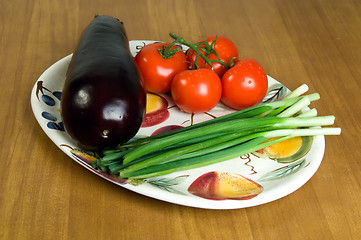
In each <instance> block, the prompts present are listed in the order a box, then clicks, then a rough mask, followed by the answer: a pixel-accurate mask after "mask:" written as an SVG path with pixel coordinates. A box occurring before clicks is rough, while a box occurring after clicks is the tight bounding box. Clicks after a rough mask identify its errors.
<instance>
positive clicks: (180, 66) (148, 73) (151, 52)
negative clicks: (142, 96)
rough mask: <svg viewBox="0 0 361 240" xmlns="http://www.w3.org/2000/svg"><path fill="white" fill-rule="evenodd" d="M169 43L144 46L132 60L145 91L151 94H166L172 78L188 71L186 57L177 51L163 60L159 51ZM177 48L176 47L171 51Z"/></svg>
mask: <svg viewBox="0 0 361 240" xmlns="http://www.w3.org/2000/svg"><path fill="white" fill-rule="evenodd" d="M168 45H169V43H152V44H148V45H146V46H144V47H143V48H142V49H141V50H140V51H139V52H138V54H137V55H136V56H135V58H134V60H135V62H136V64H137V66H138V69H139V72H140V74H141V76H142V78H143V81H144V87H145V89H146V90H147V91H149V92H153V93H166V92H169V91H170V87H171V82H172V79H173V77H174V76H175V75H176V74H177V73H178V72H181V71H184V70H186V69H188V64H187V62H186V61H187V60H186V55H185V53H184V52H183V51H179V52H177V53H176V54H174V55H173V56H172V57H170V58H166V59H165V58H163V57H162V56H161V55H160V53H159V51H158V50H159V49H161V47H162V46H165V47H167V46H168ZM175 48H177V47H176V46H174V47H172V49H175Z"/></svg>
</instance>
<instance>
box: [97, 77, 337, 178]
mask: <svg viewBox="0 0 361 240" xmlns="http://www.w3.org/2000/svg"><path fill="white" fill-rule="evenodd" d="M307 91H308V86H307V85H305V84H304V85H302V86H300V87H299V88H297V89H296V90H294V91H293V92H291V93H290V94H289V95H288V96H286V97H285V98H284V99H282V100H278V101H275V102H271V103H263V104H259V105H257V106H254V107H251V108H247V109H244V110H241V111H237V112H234V113H231V114H228V115H225V116H222V117H219V118H215V119H212V120H209V121H205V122H202V123H198V124H194V125H192V126H189V127H185V128H181V129H177V130H174V131H171V132H167V133H163V134H159V135H155V136H150V137H145V138H140V139H134V140H131V141H130V142H128V143H125V144H123V145H119V146H118V147H117V148H115V149H108V150H104V151H103V157H101V158H98V159H97V160H96V161H94V162H92V164H93V167H94V168H96V169H98V170H100V171H103V172H108V173H110V174H112V175H114V176H116V177H119V178H128V179H145V178H150V177H155V176H160V175H165V174H169V173H172V172H176V171H183V170H188V169H193V168H198V167H203V166H207V165H210V164H214V163H219V162H222V161H226V160H230V159H233V158H236V157H239V156H242V155H244V154H247V153H251V152H255V151H257V150H260V149H262V148H265V147H267V146H270V145H273V144H275V143H278V142H281V141H284V140H286V139H289V138H292V137H296V136H315V135H339V134H340V133H341V129H340V128H331V127H328V128H325V127H321V126H327V125H333V124H334V121H335V117H334V116H332V115H331V116H321V117H318V116H317V111H316V110H315V109H309V108H308V107H307V106H308V105H309V104H310V103H311V102H312V101H315V100H318V99H319V98H320V96H319V94H318V93H314V94H309V95H303V94H304V93H305V92H307ZM302 95H303V96H302ZM306 109H307V110H306Z"/></svg>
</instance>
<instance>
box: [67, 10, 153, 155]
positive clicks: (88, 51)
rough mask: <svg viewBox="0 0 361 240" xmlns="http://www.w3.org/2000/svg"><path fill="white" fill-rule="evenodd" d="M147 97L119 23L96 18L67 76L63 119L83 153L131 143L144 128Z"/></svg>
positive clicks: (83, 36) (77, 48)
mask: <svg viewBox="0 0 361 240" xmlns="http://www.w3.org/2000/svg"><path fill="white" fill-rule="evenodd" d="M145 107H146V93H145V90H144V88H143V84H142V79H141V76H140V74H139V72H138V69H137V67H136V65H135V62H134V60H133V56H132V55H131V53H130V50H129V41H128V38H127V34H126V32H125V28H124V25H123V23H122V22H121V21H119V20H118V19H116V18H114V17H110V16H96V17H95V18H94V19H93V21H92V22H91V23H90V24H89V25H88V27H87V28H86V29H85V30H84V31H83V33H82V35H81V37H80V39H79V42H78V45H77V47H76V49H75V51H74V53H73V55H72V58H71V61H70V64H69V66H68V69H67V73H66V80H65V83H64V87H63V93H62V98H61V115H62V118H63V123H64V127H65V129H66V131H67V132H68V133H69V135H70V136H71V137H72V138H73V139H74V140H75V141H76V142H77V143H78V145H79V146H80V147H82V148H85V149H89V150H100V149H104V148H110V147H114V146H116V145H117V144H122V143H124V142H127V141H128V140H130V139H131V138H132V137H134V136H135V135H136V133H137V132H138V130H139V128H140V127H141V125H142V122H143V119H144V115H145V109H146V108H145Z"/></svg>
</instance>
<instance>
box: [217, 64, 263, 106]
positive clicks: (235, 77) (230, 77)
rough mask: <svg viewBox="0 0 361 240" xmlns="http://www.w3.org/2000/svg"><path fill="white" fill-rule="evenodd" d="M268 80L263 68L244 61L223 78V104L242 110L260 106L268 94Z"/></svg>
mask: <svg viewBox="0 0 361 240" xmlns="http://www.w3.org/2000/svg"><path fill="white" fill-rule="evenodd" d="M267 89H268V80H267V74H266V73H265V71H264V69H263V68H262V66H261V65H260V64H259V63H258V62H256V61H255V60H253V59H243V60H241V61H239V62H237V64H236V65H235V66H234V67H232V68H231V69H229V70H228V71H227V72H226V73H225V74H224V75H223V77H222V102H223V103H224V104H226V105H227V106H229V107H231V108H234V109H237V110H240V109H244V108H248V107H251V106H254V105H256V104H258V103H259V102H260V101H262V99H263V98H264V96H265V95H266V93H267Z"/></svg>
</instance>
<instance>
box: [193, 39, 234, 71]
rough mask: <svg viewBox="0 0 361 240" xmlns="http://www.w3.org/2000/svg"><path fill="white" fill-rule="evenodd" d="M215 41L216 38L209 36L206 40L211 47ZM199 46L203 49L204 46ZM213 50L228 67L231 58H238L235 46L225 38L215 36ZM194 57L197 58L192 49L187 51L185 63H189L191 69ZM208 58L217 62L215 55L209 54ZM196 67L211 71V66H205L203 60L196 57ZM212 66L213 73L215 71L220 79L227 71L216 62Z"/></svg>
mask: <svg viewBox="0 0 361 240" xmlns="http://www.w3.org/2000/svg"><path fill="white" fill-rule="evenodd" d="M215 39H216V36H210V37H207V38H206V40H207V42H208V44H209V45H211V44H212V42H213V41H214V40H215ZM199 46H200V47H205V45H204V44H201V45H199ZM214 50H215V51H216V53H217V54H218V57H219V58H220V60H222V61H223V62H225V63H226V64H227V65H228V66H230V63H231V59H232V58H238V51H237V48H236V46H235V45H234V43H233V42H232V41H231V40H229V39H228V38H226V37H222V36H217V41H216V43H215V45H214ZM200 51H201V53H202V54H204V55H207V53H205V52H204V51H203V50H200ZM196 56H197V53H196V52H194V51H193V50H192V49H189V51H188V52H187V61H188V62H189V63H190V66H191V67H193V65H194V62H195V59H196ZM208 58H209V59H211V60H217V57H216V55H215V54H213V53H210V54H209V55H208ZM197 66H198V67H199V68H208V69H211V66H209V64H206V63H205V61H204V59H203V58H201V57H198V60H197ZM212 66H213V71H215V72H216V73H217V74H218V76H219V77H222V76H223V74H224V73H225V72H226V70H227V69H226V68H225V67H224V66H223V65H222V64H220V63H217V62H213V63H212Z"/></svg>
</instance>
